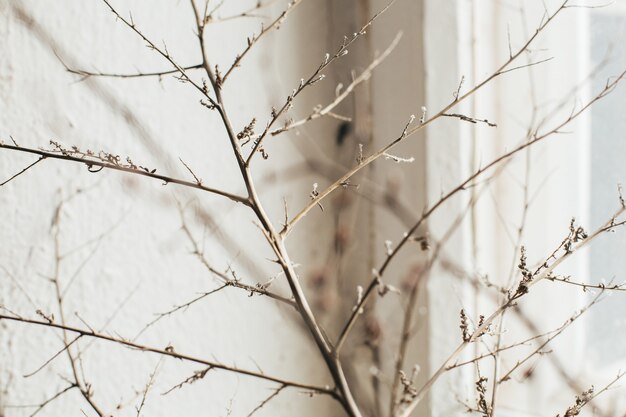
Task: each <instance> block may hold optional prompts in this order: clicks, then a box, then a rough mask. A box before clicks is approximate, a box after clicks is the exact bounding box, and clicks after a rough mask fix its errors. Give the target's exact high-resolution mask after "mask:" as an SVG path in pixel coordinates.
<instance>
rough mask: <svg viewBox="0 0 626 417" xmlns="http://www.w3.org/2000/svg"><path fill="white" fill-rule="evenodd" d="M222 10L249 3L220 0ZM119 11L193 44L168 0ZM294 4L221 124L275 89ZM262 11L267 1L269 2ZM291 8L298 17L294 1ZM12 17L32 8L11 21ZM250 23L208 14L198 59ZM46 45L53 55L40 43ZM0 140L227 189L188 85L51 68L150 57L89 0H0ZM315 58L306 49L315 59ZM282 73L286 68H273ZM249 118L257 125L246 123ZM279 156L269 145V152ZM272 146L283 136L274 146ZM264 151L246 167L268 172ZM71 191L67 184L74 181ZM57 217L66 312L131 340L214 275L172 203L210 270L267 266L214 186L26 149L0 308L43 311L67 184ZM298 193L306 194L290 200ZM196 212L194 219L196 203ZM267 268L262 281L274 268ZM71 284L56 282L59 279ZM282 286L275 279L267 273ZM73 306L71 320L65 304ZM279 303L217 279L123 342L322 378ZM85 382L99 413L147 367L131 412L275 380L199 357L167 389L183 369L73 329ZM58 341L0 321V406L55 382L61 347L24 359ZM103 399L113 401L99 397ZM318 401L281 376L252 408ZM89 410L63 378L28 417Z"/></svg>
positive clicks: (168, 410)
mask: <svg viewBox="0 0 626 417" xmlns="http://www.w3.org/2000/svg"><path fill="white" fill-rule="evenodd" d="M226 3H227V4H226V5H225V6H224V7H223V9H222V13H223V15H229V14H230V13H231V12H234V11H236V10H240V9H243V8H245V7H244V6H245V5H247V6H249V5H251V4H253V3H254V2H252V1H250V2H246V3H245V5H244V2H239V1H237V2H226ZM114 5H116V6H117V7H119V9H120V11H121V12H122V13H127V12H128V11H129V10H132V14H133V18H134V20H135V22H136V23H137V25H138V26H139V27H140V28H141V29H142V30H143V31H144V32H145V34H146V35H147V36H149V37H151V38H152V39H153V40H154V41H155V42H156V43H157V44H159V45H161V44H162V42H161V41H163V42H165V43H166V44H167V48H168V50H169V51H170V52H171V54H172V56H173V57H174V58H175V59H177V60H178V61H179V62H180V63H181V64H183V65H189V64H196V63H198V61H199V59H200V56H199V52H198V49H197V40H196V38H195V33H194V28H193V15H192V13H191V10H190V7H189V4H188V3H187V2H185V1H150V2H147V1H129V2H126V1H117V2H114ZM311 10H314V9H309V10H308V12H307V10H306V9H305V8H304V7H303V9H302V10H301V12H302V13H304V14H299V15H296V14H294V17H293V19H292V20H291V21H287V22H286V23H285V25H284V26H283V27H282V28H281V30H280V32H278V35H280V36H278V35H276V36H275V35H271V36H268V38H267V39H265V40H264V43H263V44H262V46H261V47H260V48H259V49H258V50H257V51H255V53H253V54H251V55H250V56H248V57H246V59H245V61H244V67H243V68H242V69H241V71H239V72H238V73H236V74H235V75H233V77H232V79H231V82H230V83H229V84H228V85H227V86H226V89H225V92H224V94H225V97H226V100H227V105H228V106H229V108H230V109H231V111H232V114H233V115H234V116H233V119H234V120H233V121H234V123H235V126H243V125H245V124H247V123H248V121H249V120H250V118H251V117H252V116H253V115H258V114H263V115H267V113H268V111H267V110H268V109H269V105H270V103H271V104H275V103H277V102H278V100H279V99H280V98H281V97H283V96H286V94H288V92H289V91H290V89H291V87H292V84H294V83H293V82H292V81H294V80H295V79H299V77H300V75H298V74H296V75H297V78H296V75H293V74H292V73H293V72H295V71H293V70H294V69H297V68H295V65H296V64H295V60H296V59H295V57H296V55H295V54H296V52H295V50H294V45H293V44H292V43H291V41H292V38H291V35H290V34H291V33H294V31H295V30H296V29H298V26H299V25H300V29H302V28H304V30H307V28H309V29H310V28H311V27H312V26H311V25H313V23H314V21H313V22H311V21H309V22H308V23H307V22H304V24H303V23H302V22H303V21H304V17H307V16H308V19H309V20H310V17H311ZM278 11H279V9H276V8H274V9H270V12H268V14H272V15H274V14H275V13H277V12H278ZM307 13H308V14H307ZM26 15H28V16H30V17H31V18H32V20H30V21H29V20H28V18H27V17H26ZM258 27H259V24H258V22H256V23H252V22H251V21H249V20H243V21H233V22H230V23H228V24H226V23H224V24H219V25H215V26H211V27H210V29H209V33H208V34H207V39H208V44H209V49H210V50H209V56H211V57H212V59H213V61H214V62H215V63H220V64H221V65H222V66H223V67H226V66H227V65H228V64H229V63H230V62H232V59H233V58H234V54H235V53H236V51H239V50H240V49H241V48H243V46H244V45H245V36H248V35H249V34H250V33H252V31H257V30H258ZM55 54H56V56H55ZM0 55H1V58H0V139H1V140H3V141H5V142H8V141H10V139H9V136H10V135H11V136H12V137H13V138H14V139H15V140H16V141H17V142H18V143H19V144H21V145H24V146H30V147H40V146H41V147H48V141H49V140H50V139H55V140H58V141H59V142H61V143H63V144H65V145H67V146H71V145H76V146H79V147H80V148H81V149H86V148H89V149H93V150H100V149H103V150H105V151H109V152H112V153H116V154H119V155H121V156H122V157H125V156H127V155H128V156H131V157H132V158H133V161H134V162H135V163H137V164H141V165H144V166H148V167H150V168H157V172H161V173H163V174H170V175H173V176H178V177H183V178H188V177H189V173H187V172H186V170H185V169H184V167H183V166H182V165H181V164H180V162H179V161H178V158H179V157H180V158H182V159H183V160H184V161H185V162H186V163H187V164H188V165H189V166H191V167H193V169H194V171H195V173H196V174H197V175H198V176H199V177H200V178H202V180H203V181H204V184H206V185H215V186H221V187H223V188H226V189H227V190H229V191H232V192H238V193H243V190H244V188H243V185H242V183H241V181H240V180H239V175H238V172H237V169H236V166H235V164H234V163H233V162H234V160H233V157H232V151H231V150H230V147H229V145H228V143H227V140H226V137H225V135H224V133H223V129H222V128H221V126H220V123H219V120H218V119H217V116H216V115H213V114H210V113H209V112H208V111H207V110H206V109H205V108H203V107H202V106H200V105H199V104H198V100H199V98H200V97H199V96H198V94H197V93H196V92H194V91H193V89H192V88H191V87H190V86H188V85H184V84H182V83H180V82H179V81H177V80H176V79H174V78H173V77H171V76H169V77H163V79H160V80H159V79H156V78H149V79H147V78H146V79H134V80H126V79H125V80H120V79H97V80H96V79H81V77H79V76H76V75H73V74H70V73H68V72H67V71H66V70H65V69H64V67H63V65H61V63H60V61H59V58H61V59H63V60H64V61H65V62H66V64H68V65H70V66H75V67H78V68H82V69H88V70H100V71H107V72H135V71H137V70H140V71H154V70H161V69H167V68H168V65H167V63H166V62H164V61H163V60H162V59H161V58H160V57H158V56H157V55H156V54H155V53H154V52H153V51H150V50H148V49H147V48H146V47H145V45H144V43H143V42H141V41H139V40H138V38H137V37H136V36H135V35H134V34H133V33H131V32H130V30H129V29H128V28H126V27H124V26H123V25H122V24H121V23H120V22H116V20H115V18H114V16H113V15H112V14H111V13H110V12H109V11H108V10H107V9H106V7H105V5H104V4H102V3H101V2H97V1H95V2H92V1H90V2H86V1H77V0H74V1H72V0H63V1H56V2H54V4H52V3H50V2H41V1H10V0H2V1H0ZM320 56H321V55H320ZM282 74H286V75H282ZM263 123H264V122H263ZM270 149H271V152H272V157H273V158H280V157H281V156H280V155H281V153H280V152H281V151H280V149H279V148H278V147H272V148H270ZM287 151H288V150H287ZM33 161H34V157H33V156H28V155H22V154H18V153H13V152H8V151H2V152H0V178H1V179H3V180H4V179H6V178H8V177H10V176H11V175H13V174H14V173H15V172H17V171H19V170H20V169H21V168H23V167H24V166H26V165H27V164H29V163H31V162H33ZM272 169H273V165H272V164H265V165H264V168H262V170H258V171H256V172H255V175H258V176H259V177H262V176H263V175H266V174H271V173H272ZM78 190H80V192H79V193H78V194H76V193H77V192H78ZM71 195H75V196H74V197H73V198H72V199H71V200H70V201H67V202H66V203H65V204H64V206H63V208H62V210H61V212H60V214H59V218H60V222H59V228H60V229H59V230H60V232H59V247H60V251H61V253H62V254H67V255H66V256H65V257H64V258H63V261H62V263H61V265H60V270H59V274H60V275H59V276H60V280H61V283H62V285H63V288H65V289H66V291H65V297H64V298H65V303H66V304H65V314H66V316H67V320H68V324H70V325H73V326H77V327H85V325H84V324H83V323H82V320H84V322H86V323H88V324H89V325H90V326H92V327H93V328H94V329H97V330H101V331H103V332H107V333H111V334H113V335H121V336H122V337H126V338H132V337H134V336H135V335H136V334H137V333H138V332H139V331H140V330H141V329H142V328H143V327H144V326H145V324H146V323H148V322H150V321H151V320H153V319H154V318H155V313H159V312H164V311H167V310H169V309H170V308H172V307H173V306H174V305H176V304H181V303H183V302H186V301H188V300H190V299H192V298H194V297H195V296H197V295H198V293H199V292H205V291H207V290H211V289H213V288H215V287H217V286H218V284H217V282H216V281H215V280H214V279H213V277H211V276H210V275H209V274H208V273H207V272H206V270H205V269H204V268H203V266H202V265H201V264H200V262H199V261H198V260H197V259H196V258H195V257H194V256H193V255H192V254H191V245H190V244H189V241H188V240H187V238H186V237H185V235H184V233H183V232H182V230H181V215H180V211H179V208H178V206H177V203H176V202H177V201H179V202H180V203H181V204H183V205H185V204H188V203H190V202H191V203H190V204H189V205H188V206H187V207H188V208H187V210H186V215H187V217H186V219H187V222H188V224H189V225H190V227H191V229H192V231H193V233H194V235H195V238H196V239H198V240H199V241H201V242H202V245H203V247H204V250H205V252H206V257H207V259H208V261H209V262H210V263H211V264H212V265H213V266H215V267H216V268H217V269H219V270H226V268H227V267H228V266H229V265H231V264H232V265H233V268H235V270H236V272H237V274H238V276H240V277H243V278H246V279H249V282H251V283H255V282H265V281H266V280H267V279H268V277H270V276H272V275H276V274H277V273H278V269H277V268H276V266H275V265H274V264H272V263H271V262H268V261H267V260H266V258H268V257H270V252H269V250H268V249H267V247H266V245H265V244H264V241H263V238H262V236H261V235H260V233H258V230H257V229H256V226H255V225H254V224H253V218H252V216H251V215H250V213H249V212H248V211H246V210H244V208H242V207H238V206H236V205H235V204H234V203H232V202H230V201H228V200H225V199H223V198H219V197H215V196H212V195H207V194H202V193H199V192H195V191H187V190H184V189H181V188H177V187H175V186H173V185H167V186H165V185H162V184H161V183H160V182H158V181H154V180H151V179H147V178H134V177H132V176H128V175H125V174H121V173H116V172H105V171H103V172H100V173H98V174H92V173H89V172H88V171H87V169H86V168H85V167H84V166H79V165H72V164H69V163H63V162H56V161H44V162H43V163H41V164H39V165H38V166H36V167H35V168H33V169H32V170H31V171H29V172H28V173H26V174H25V175H23V176H21V177H19V178H18V179H16V180H15V181H12V182H11V183H9V184H7V185H6V186H4V187H2V188H1V189H0V219H1V220H0V242H1V248H2V249H1V251H0V305H2V306H4V307H6V308H9V309H11V310H12V311H14V312H15V313H18V314H21V315H23V316H28V317H37V316H36V314H35V311H36V310H37V309H41V310H42V311H43V312H46V313H47V314H51V313H52V314H54V315H55V317H56V318H57V319H58V317H59V313H58V307H57V303H56V298H55V295H54V286H53V284H52V282H51V281H50V277H51V276H52V275H53V274H54V270H55V253H54V239H53V231H54V229H53V228H52V227H51V225H52V220H53V216H54V214H55V207H56V205H57V204H58V203H59V202H60V201H61V200H63V199H67V198H68V196H71ZM280 196H281V193H280V187H276V186H272V187H271V188H270V187H265V188H264V191H263V192H262V193H261V198H262V199H264V200H265V201H267V202H268V206H269V210H270V213H272V217H273V219H274V220H276V221H279V220H280V218H281V216H282V212H281V204H282V203H281V199H280ZM304 198H306V195H305V196H304ZM198 213H200V214H199V215H196V214H198ZM277 281H280V280H277ZM70 283H71V284H70ZM273 288H274V289H275V290H276V291H277V292H283V293H285V294H286V293H287V292H286V291H285V288H283V287H281V283H280V282H277V283H276V284H275V286H274V287H273ZM75 312H78V313H79V315H80V318H79V317H78V316H77V315H76V314H75ZM298 323H299V322H298V320H297V317H296V316H295V315H294V313H293V311H291V310H289V308H288V307H280V306H278V305H276V304H275V303H274V302H271V301H269V300H267V299H264V298H260V297H248V294H247V293H246V292H243V291H239V290H236V289H226V290H224V291H222V292H220V293H218V294H215V295H213V296H211V297H210V298H208V299H206V300H204V301H203V302H201V303H198V304H197V305H194V306H192V307H190V308H189V309H188V310H186V311H185V312H183V313H177V314H173V315H171V316H170V317H167V318H165V319H163V320H161V321H159V322H158V323H156V324H155V325H154V326H152V327H150V328H149V329H147V330H146V331H145V332H144V333H143V334H142V335H141V336H140V337H139V338H138V339H137V341H138V342H140V343H144V344H146V345H151V346H155V347H160V348H165V347H166V346H168V345H171V346H173V347H174V348H175V350H176V351H178V352H183V353H186V354H189V355H194V356H199V357H203V358H207V359H213V360H217V361H220V362H223V363H226V364H235V365H237V366H239V367H241V368H246V369H251V370H258V369H261V370H263V371H264V372H266V373H268V374H274V375H278V376H282V377H285V378H288V379H292V380H297V381H303V382H304V381H307V382H310V383H315V384H322V385H323V384H327V383H330V379H329V377H328V376H327V375H326V373H325V372H324V371H323V369H324V368H323V366H321V359H320V358H319V355H318V352H317V351H316V350H315V348H314V345H313V344H312V343H310V340H309V339H308V336H307V335H306V333H305V331H304V329H303V328H302V327H301V326H300V325H299V324H298ZM78 346H79V347H80V350H81V352H82V354H81V358H82V361H81V364H82V368H83V371H84V375H85V378H86V380H87V381H88V382H90V383H91V384H92V387H93V391H94V400H95V401H96V402H97V403H99V404H101V406H102V408H103V409H104V410H106V411H107V412H110V413H114V414H115V415H120V416H124V415H135V414H136V410H135V406H136V405H137V404H138V403H139V401H140V400H141V394H138V392H141V391H142V390H143V388H144V387H145V385H146V383H147V381H148V378H149V375H150V374H151V373H152V372H153V371H154V369H155V367H156V366H157V365H158V366H159V368H158V369H159V372H158V374H157V378H156V383H155V386H154V388H153V389H152V391H151V392H150V395H149V397H148V401H147V404H146V406H145V408H144V414H145V415H152V416H176V415H181V416H182V415H184V416H194V415H206V416H226V415H229V413H231V412H232V414H231V415H234V416H240V415H247V413H249V412H250V411H251V410H252V409H254V407H255V406H256V405H257V404H258V403H259V402H260V401H262V400H263V399H264V398H265V397H267V396H268V395H269V394H270V393H271V392H272V391H271V390H272V389H273V388H276V385H272V384H270V383H266V382H263V381H259V380H256V379H253V378H248V377H245V376H239V375H235V374H229V373H226V372H221V371H212V372H210V373H209V374H208V375H207V376H206V378H204V379H203V380H202V381H199V382H197V383H195V384H192V385H187V386H185V387H183V388H182V389H179V390H175V391H173V392H172V393H170V394H168V395H161V394H162V393H163V392H165V391H166V390H167V389H169V388H171V387H172V386H174V385H175V384H177V383H179V382H181V381H182V380H184V379H185V378H187V377H189V376H190V375H191V374H192V373H193V371H195V370H198V369H202V367H201V366H196V365H193V364H188V363H183V362H181V361H178V360H173V359H167V358H166V359H163V360H162V361H161V360H160V358H159V357H157V356H155V355H152V354H148V353H142V352H138V351H134V350H130V349H127V348H122V347H119V346H116V345H113V344H108V343H106V342H101V341H96V342H91V341H88V340H81V341H80V343H79V345H78ZM61 347H62V341H61V334H60V333H59V332H57V331H53V330H51V329H46V328H41V327H31V326H28V325H25V324H19V323H6V322H1V323H0V415H4V416H7V417H12V416H23V415H29V414H30V413H31V412H32V411H33V410H34V409H33V408H22V407H20V406H23V405H28V404H38V403H41V402H43V401H44V400H45V399H46V398H48V397H50V396H52V395H53V394H55V393H56V392H57V391H59V390H60V389H62V388H64V387H65V386H67V385H68V384H67V382H65V381H64V380H63V379H64V378H69V377H70V376H71V374H70V370H69V367H68V361H67V357H66V356H65V355H60V356H58V357H57V358H55V359H54V360H52V362H51V363H50V364H49V365H47V366H46V367H45V368H43V369H42V370H41V371H40V372H38V373H36V374H35V375H34V376H31V377H28V378H25V377H24V375H25V374H27V373H30V372H33V371H35V370H36V369H37V368H38V367H40V366H41V365H42V364H43V363H44V362H45V361H46V360H48V359H50V358H51V357H52V356H53V355H54V354H55V353H56V352H57V351H58V350H59V349H60V348H61ZM118 406H119V407H121V408H120V409H117V407H118ZM334 406H335V405H334V404H333V403H332V402H330V401H329V400H324V399H320V398H317V397H316V398H310V397H309V396H308V395H304V394H302V393H299V392H298V390H290V391H288V392H285V393H284V394H281V396H279V397H278V398H277V399H276V400H275V401H274V402H273V403H272V404H270V405H268V406H267V407H266V408H265V409H263V410H261V411H260V412H259V413H258V415H268V416H270V415H271V416H293V415H299V416H306V415H311V416H313V415H333V412H332V411H331V409H333V407H334ZM83 412H84V413H85V414H87V415H89V416H91V415H94V413H93V412H92V410H91V409H90V408H89V406H88V405H87V404H86V403H85V402H84V400H83V399H82V398H81V397H80V395H79V393H78V391H76V390H74V391H70V392H69V393H67V394H65V395H64V396H62V397H61V398H59V399H58V400H56V401H54V402H53V403H51V404H50V405H48V406H47V407H46V408H45V409H44V410H43V411H42V412H41V413H40V414H39V415H42V416H46V415H47V416H60V415H65V416H79V415H82V413H83Z"/></svg>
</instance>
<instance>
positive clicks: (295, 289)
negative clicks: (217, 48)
mask: <svg viewBox="0 0 626 417" xmlns="http://www.w3.org/2000/svg"><path fill="white" fill-rule="evenodd" d="M191 6H192V9H193V12H194V14H195V17H196V23H197V26H198V40H199V42H200V49H201V51H202V66H203V68H204V70H205V72H206V74H207V76H208V77H209V81H210V82H211V86H212V87H213V91H214V93H215V102H216V103H217V107H216V110H217V111H218V113H219V115H220V118H221V119H222V122H223V124H224V127H225V128H226V133H227V134H228V138H229V140H230V143H231V146H232V148H233V152H234V153H235V157H236V159H237V165H238V166H239V170H240V172H241V175H242V178H243V180H244V183H245V186H246V190H247V192H248V201H249V203H250V208H251V209H252V210H253V211H254V214H255V215H256V217H257V219H258V220H259V222H260V224H261V227H262V228H263V230H264V232H265V237H266V238H267V241H268V242H269V244H270V246H271V248H272V250H273V251H274V254H275V255H276V257H277V259H278V263H279V264H280V266H281V269H282V270H283V272H284V274H285V277H286V279H287V282H288V284H289V288H290V289H291V293H292V294H293V297H294V300H295V302H296V306H297V309H298V312H299V313H300V316H301V317H302V320H303V321H304V323H305V325H306V327H307V329H309V332H310V333H311V336H313V340H315V344H316V345H317V347H318V349H319V351H320V353H321V354H322V357H323V359H324V362H325V363H326V366H327V367H328V370H329V372H330V374H331V376H332V378H333V381H334V383H335V389H336V390H337V394H338V398H339V401H340V402H341V405H342V406H343V408H344V410H345V411H346V413H347V414H348V416H350V417H361V412H360V410H359V407H358V405H357V403H356V401H355V400H354V397H353V395H352V392H351V391H350V387H349V386H348V381H347V380H346V377H345V374H344V372H343V368H342V366H341V362H340V361H339V358H338V356H337V355H336V352H335V348H334V347H333V346H332V345H331V343H330V342H329V341H328V340H327V338H326V336H325V334H324V331H323V330H322V328H321V327H320V325H319V324H318V323H317V320H316V319H315V315H314V314H313V311H312V310H311V307H310V305H309V303H308V301H307V299H306V296H305V294H304V291H303V290H302V286H301V285H300V281H299V279H298V275H297V274H296V271H295V270H294V268H293V264H292V262H291V259H290V258H289V253H288V251H287V248H286V247H285V243H284V240H283V238H282V236H281V235H280V233H278V232H277V231H276V229H275V228H274V226H273V224H272V222H271V221H270V219H269V217H268V215H267V213H266V212H265V209H264V208H263V205H262V204H261V201H260V199H259V196H258V194H257V192H256V188H255V185H254V180H253V178H252V174H251V172H250V167H249V166H248V165H247V164H246V161H245V159H244V157H243V152H242V149H241V146H240V144H239V141H238V140H237V135H236V133H235V131H234V129H233V126H232V123H231V121H230V118H229V117H228V113H227V112H226V110H225V106H224V100H223V98H222V94H221V86H220V85H219V84H218V83H217V82H216V77H215V74H214V72H213V69H212V68H211V65H210V64H209V60H208V57H207V54H206V48H205V45H204V35H203V33H204V23H203V22H204V18H203V17H202V18H201V17H200V16H199V13H198V10H197V9H196V7H195V5H194V3H193V0H191Z"/></svg>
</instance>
